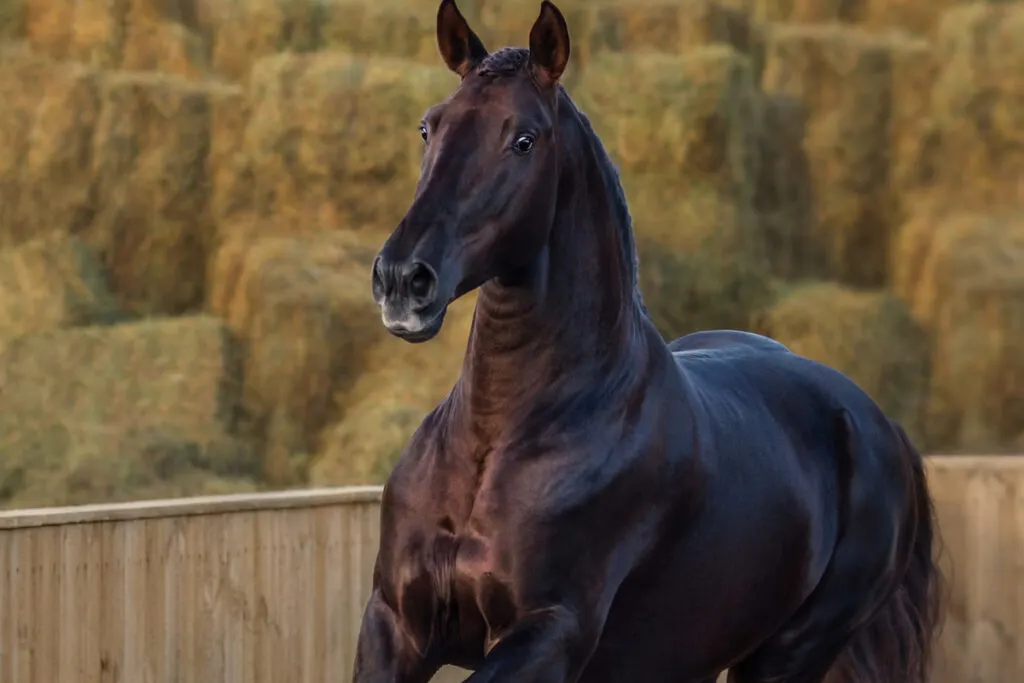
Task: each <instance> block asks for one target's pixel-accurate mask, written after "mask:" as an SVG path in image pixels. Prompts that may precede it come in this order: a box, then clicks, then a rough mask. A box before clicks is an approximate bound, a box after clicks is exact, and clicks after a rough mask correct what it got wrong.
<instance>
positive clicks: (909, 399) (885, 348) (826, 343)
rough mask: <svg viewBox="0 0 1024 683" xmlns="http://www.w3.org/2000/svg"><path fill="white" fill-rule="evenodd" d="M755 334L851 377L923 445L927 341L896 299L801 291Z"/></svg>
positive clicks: (835, 287)
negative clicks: (764, 336)
mask: <svg viewBox="0 0 1024 683" xmlns="http://www.w3.org/2000/svg"><path fill="white" fill-rule="evenodd" d="M755 329H756V331H758V332H760V333H761V334H766V335H768V336H770V337H772V338H773V339H777V340H778V341H780V342H782V343H783V344H785V345H786V346H788V347H789V348H790V350H791V351H793V352H794V353H797V354H800V355H802V356H806V357H808V358H811V359H812V360H816V361H819V362H821V363H825V364H826V365H829V366H831V367H833V368H835V369H837V370H839V371H840V372H842V373H844V374H846V375H847V376H849V377H850V378H851V379H852V380H853V381H854V382H856V383H857V384H858V385H859V386H860V387H861V388H862V389H863V390H864V391H866V392H867V393H868V394H869V395H870V396H871V397H872V398H874V399H875V400H876V401H877V402H878V403H879V405H880V406H881V407H882V409H883V410H885V411H886V413H887V414H888V415H889V416H890V417H892V418H894V419H897V420H899V421H900V423H901V424H902V425H903V427H904V428H905V429H906V430H907V432H908V433H909V434H910V435H911V437H912V438H913V439H914V440H915V441H919V440H920V438H921V435H922V429H921V415H922V412H923V409H924V401H925V398H926V395H927V391H928V372H929V367H928V344H927V337H926V335H925V333H924V332H923V331H922V330H921V329H920V328H919V327H918V325H917V324H916V323H915V322H914V321H913V319H912V317H911V315H910V312H909V311H908V310H907V307H906V306H905V305H904V304H903V302H902V301H900V300H899V299H898V298H896V297H894V296H892V295H890V294H888V293H885V292H863V291H856V290H852V289H847V288H845V287H843V286H842V285H839V284H835V283H813V284H807V285H802V286H798V287H795V288H793V289H792V290H791V291H789V292H787V293H786V294H785V295H784V296H783V297H782V298H781V299H780V300H779V301H778V302H777V303H776V304H775V306H773V307H772V308H771V310H769V311H767V312H766V313H765V314H764V315H763V316H762V317H761V319H760V320H759V321H758V322H757V324H756V325H755Z"/></svg>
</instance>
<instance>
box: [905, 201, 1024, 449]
mask: <svg viewBox="0 0 1024 683" xmlns="http://www.w3.org/2000/svg"><path fill="white" fill-rule="evenodd" d="M940 216H941V217H940ZM895 253H896V257H897V260H896V265H895V278H894V288H895V290H896V292H897V293H898V294H899V295H900V296H901V297H902V298H904V299H905V300H906V301H907V302H908V303H909V306H910V308H911V310H912V311H913V313H914V315H915V317H916V318H917V319H918V320H919V321H920V322H921V324H922V325H924V326H925V328H926V329H927V330H928V331H929V332H930V333H931V335H932V337H933V339H934V346H935V356H934V360H933V366H934V379H933V382H932V384H933V390H932V394H931V397H930V400H929V406H928V430H929V439H930V441H931V442H932V443H934V444H936V446H937V447H939V448H943V449H950V450H952V449H961V450H970V449H976V450H991V449H993V448H997V447H999V446H1000V445H1005V444H1007V443H1011V442H1012V441H1013V439H1014V438H1015V437H1020V436H1021V435H1022V434H1024V275H1022V274H1024V214H1022V213H1021V211H1020V209H1019V208H1014V209H1009V210H1005V209H1004V210H998V209H995V210H991V211H990V212H989V213H977V214H975V213H970V212H965V211H948V210H940V209H933V211H930V212H929V211H922V212H921V213H919V214H918V215H917V216H916V217H915V219H914V220H913V221H911V222H909V223H908V224H907V225H905V226H903V228H902V230H901V231H900V238H899V241H898V243H897V246H896V250H895Z"/></svg>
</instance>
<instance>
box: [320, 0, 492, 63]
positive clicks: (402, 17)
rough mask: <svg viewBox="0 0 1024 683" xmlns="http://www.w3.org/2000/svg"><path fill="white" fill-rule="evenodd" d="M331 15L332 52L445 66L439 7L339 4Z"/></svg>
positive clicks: (355, 0)
mask: <svg viewBox="0 0 1024 683" xmlns="http://www.w3.org/2000/svg"><path fill="white" fill-rule="evenodd" d="M459 9H460V10H461V9H462V4H461V3H460V5H459ZM327 11H328V13H329V14H328V18H327V23H326V24H325V25H324V26H323V27H322V29H321V34H322V39H323V43H324V45H325V46H329V47H330V48H331V49H335V50H345V51H348V52H353V53H356V54H361V55H381V56H390V57H400V58H403V59H409V60H412V61H415V62H420V63H422V64H427V65H430V66H438V65H441V64H443V62H442V61H441V56H440V55H439V54H438V51H437V34H436V32H435V30H434V27H435V23H436V17H437V5H436V3H435V4H434V5H433V6H431V5H429V4H427V5H423V6H421V7H410V6H409V3H408V2H404V1H402V0H377V1H376V2H365V0H337V1H335V2H331V3H330V5H329V7H328V10H327ZM489 47H490V46H489Z"/></svg>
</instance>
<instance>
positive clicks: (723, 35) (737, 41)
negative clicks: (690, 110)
mask: <svg viewBox="0 0 1024 683" xmlns="http://www.w3.org/2000/svg"><path fill="white" fill-rule="evenodd" d="M559 8H560V9H561V10H562V12H563V14H565V17H566V21H567V22H568V24H569V28H570V31H571V33H572V58H571V59H570V61H569V69H568V70H567V71H566V74H565V77H564V79H563V80H564V81H565V82H566V84H567V85H568V86H569V87H570V88H572V87H573V86H575V85H576V83H577V82H578V79H579V77H580V76H581V75H582V74H583V73H584V72H585V71H587V70H588V69H589V68H591V67H593V68H596V69H598V71H600V65H594V64H592V60H593V58H594V57H595V56H596V55H599V54H602V53H605V52H613V53H629V52H656V53H665V54H684V53H686V52H688V51H689V50H691V49H694V48H697V47H702V46H707V45H717V44H724V45H729V46H731V47H733V48H735V49H736V50H737V51H739V52H741V53H743V54H745V55H746V56H747V57H748V58H750V60H751V63H752V65H753V67H754V72H755V75H756V74H759V73H760V67H761V63H762V59H761V55H762V52H763V50H762V40H761V36H760V32H759V30H758V27H757V26H756V25H755V24H753V23H752V22H750V21H749V20H748V18H747V15H746V14H745V13H744V12H742V11H738V10H737V9H735V8H733V7H729V6H727V4H726V3H723V2H720V1H718V0H589V1H581V0H572V1H569V2H564V1H563V2H562V3H559ZM469 12H470V13H469V14H468V16H470V17H472V18H471V19H470V23H471V25H472V26H473V27H474V29H476V30H477V31H478V33H479V34H480V35H481V37H482V38H483V40H484V44H485V45H487V47H488V48H490V49H496V48H498V47H501V46H503V45H518V46H522V47H526V46H527V44H528V42H529V35H530V28H531V27H532V25H533V22H534V21H535V20H536V18H537V12H538V4H537V3H536V2H531V1H526V0H521V1H515V0H512V1H510V0H484V1H483V2H482V3H479V7H476V6H475V5H474V7H473V9H472V10H469ZM476 17H479V21H475V19H476ZM597 78H600V75H598V76H597Z"/></svg>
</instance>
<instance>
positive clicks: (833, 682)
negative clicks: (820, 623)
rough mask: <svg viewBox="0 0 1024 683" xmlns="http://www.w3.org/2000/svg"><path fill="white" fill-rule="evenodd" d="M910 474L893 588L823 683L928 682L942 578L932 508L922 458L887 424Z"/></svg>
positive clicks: (940, 607)
mask: <svg viewBox="0 0 1024 683" xmlns="http://www.w3.org/2000/svg"><path fill="white" fill-rule="evenodd" d="M892 426H893V428H894V430H895V431H896V434H897V435H898V437H899V441H900V442H901V451H902V452H901V456H902V457H903V458H904V459H905V464H906V466H907V468H908V470H909V472H910V474H911V482H910V484H911V488H912V491H911V496H910V505H911V506H912V510H911V514H910V515H909V521H908V524H907V530H906V531H907V534H908V536H910V539H911V540H910V543H911V546H910V551H909V553H908V554H909V557H908V560H907V564H906V570H905V571H904V573H903V576H902V578H901V579H900V580H899V582H898V583H897V586H896V590H895V592H894V593H893V594H892V595H891V596H890V597H889V598H888V600H886V601H885V602H884V603H882V605H881V607H880V608H879V610H878V611H877V612H876V613H875V615H874V616H873V617H872V618H871V619H870V620H869V621H868V622H867V623H866V624H864V626H862V627H861V628H860V629H859V630H858V631H857V632H856V633H855V634H854V635H853V637H852V639H851V640H850V642H849V644H848V645H847V647H846V649H845V650H844V651H843V653H842V654H841V655H840V656H839V658H838V660H837V661H836V663H835V665H834V666H833V667H832V670H831V671H830V672H829V676H828V677H827V678H826V681H827V682H828V683H928V681H929V679H930V671H931V664H932V654H933V647H934V645H935V640H936V638H937V636H938V632H939V628H940V625H941V621H942V610H943V605H944V602H945V601H944V587H945V581H944V578H943V576H942V572H941V570H940V569H939V566H938V564H937V550H938V547H939V536H938V527H937V523H936V516H935V507H934V504H933V501H932V498H931V495H930V493H929V491H928V482H927V475H926V473H925V467H924V459H923V458H922V457H921V454H920V453H919V452H918V451H917V449H916V448H915V447H914V446H913V444H912V443H911V442H910V439H909V438H908V437H907V435H906V432H904V431H903V428H902V427H901V426H900V425H899V424H898V423H896V422H892Z"/></svg>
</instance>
